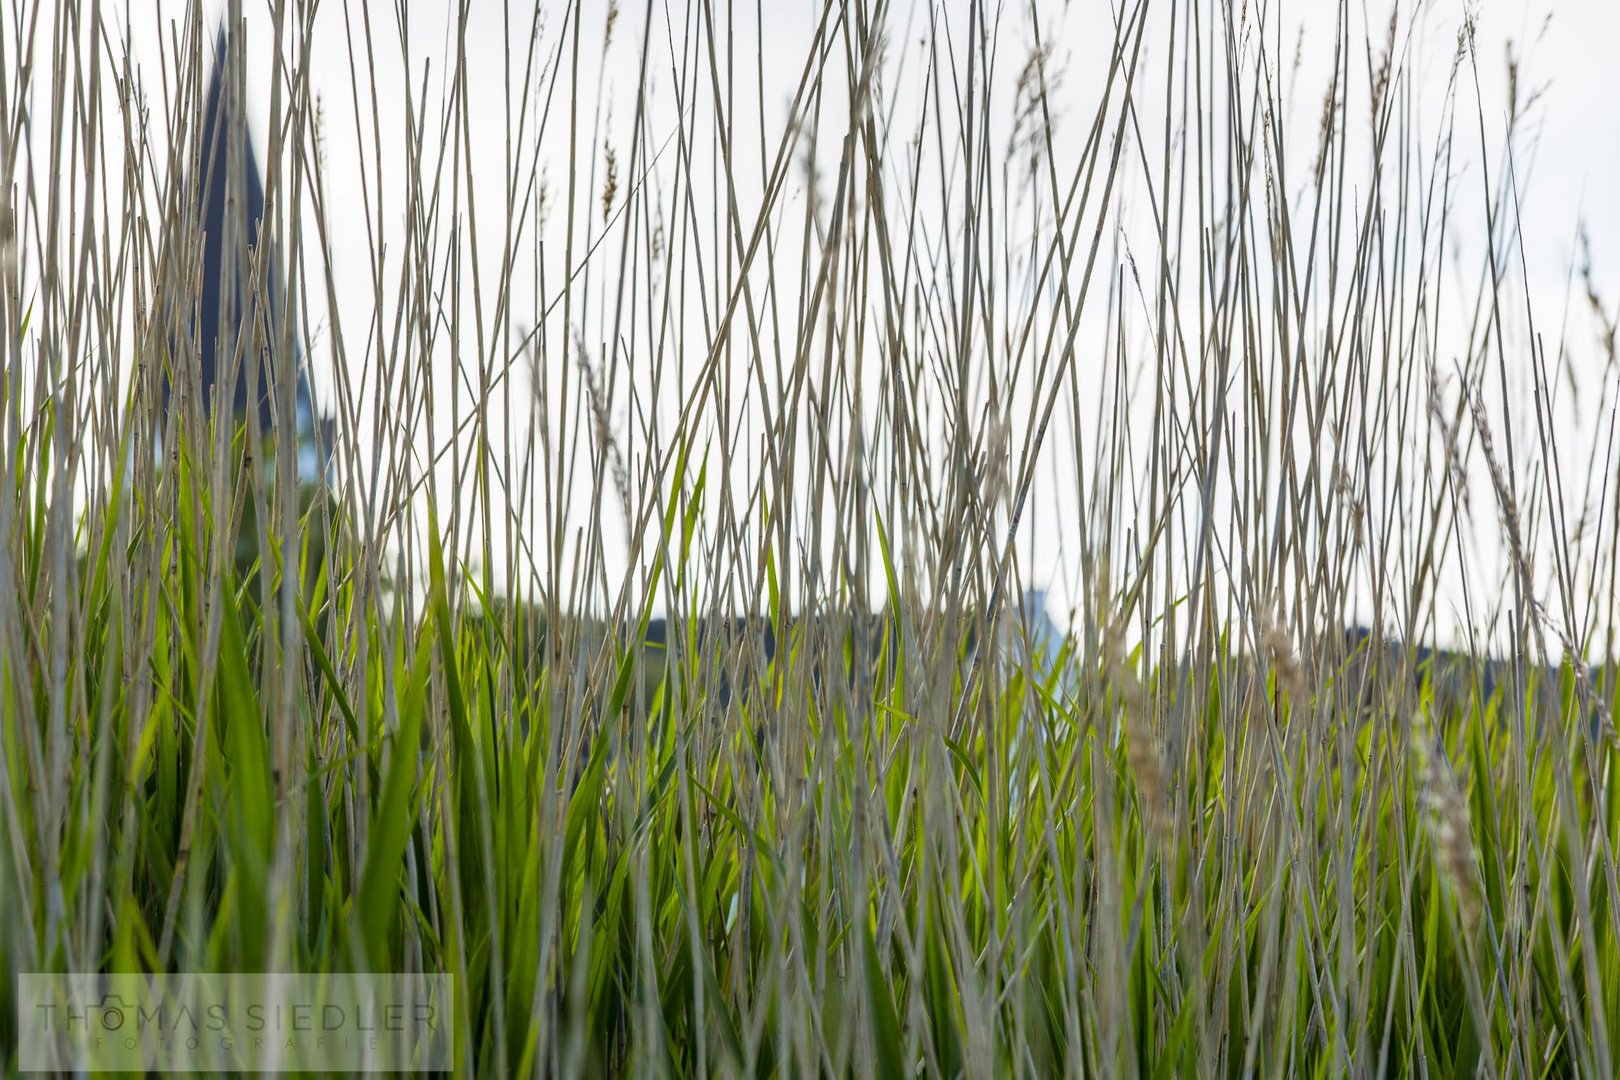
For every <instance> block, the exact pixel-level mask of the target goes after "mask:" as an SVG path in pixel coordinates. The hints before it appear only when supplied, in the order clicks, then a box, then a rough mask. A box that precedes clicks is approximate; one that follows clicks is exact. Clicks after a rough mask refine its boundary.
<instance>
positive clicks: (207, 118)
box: [164, 26, 331, 473]
mask: <svg viewBox="0 0 1620 1080" xmlns="http://www.w3.org/2000/svg"><path fill="white" fill-rule="evenodd" d="M234 46H235V42H234V40H233V38H232V36H230V35H228V34H227V33H226V32H225V28H224V27H223V26H221V27H220V30H219V33H218V36H217V37H216V39H215V44H214V54H213V57H212V69H213V70H212V73H211V75H210V78H209V83H208V96H207V97H206V99H205V100H204V103H203V116H202V145H201V153H200V156H199V159H198V162H197V179H196V182H195V183H194V184H193V185H190V186H189V190H188V192H187V195H186V197H187V198H188V199H190V200H192V204H193V205H194V206H195V208H196V210H195V213H196V218H195V219H194V220H195V224H196V227H197V228H198V229H199V230H200V231H201V233H202V267H201V277H200V281H199V295H198V297H197V301H198V306H197V317H196V321H195V325H194V331H195V334H196V337H195V341H196V347H197V350H198V361H199V370H200V374H201V390H202V394H203V401H204V404H205V407H207V406H209V405H212V406H213V407H214V408H215V409H216V410H217V411H218V413H219V418H220V419H221V420H224V419H225V417H226V416H227V415H229V416H235V417H237V418H243V419H245V418H246V416H247V415H248V410H249V409H250V408H253V409H255V410H256V411H257V413H258V417H259V423H260V426H261V429H262V430H263V431H265V432H267V433H268V432H269V431H270V430H271V429H272V417H273V415H274V412H275V405H274V402H275V397H274V392H275V391H274V387H273V386H272V383H271V378H272V373H274V372H278V371H279V372H286V371H289V370H290V371H294V372H296V373H297V374H296V378H297V387H296V390H295V396H296V404H295V407H294V417H295V422H296V424H297V431H296V433H287V432H283V433H282V436H281V437H282V440H283V441H284V442H287V441H292V442H295V443H296V445H298V446H299V447H300V449H301V450H303V449H315V448H316V444H317V442H318V444H319V447H320V448H319V449H317V450H316V453H315V454H314V456H313V458H312V460H311V461H310V462H308V463H305V462H303V461H302V460H301V461H300V470H299V471H300V473H305V472H307V471H308V467H311V466H312V467H316V468H317V469H318V470H319V471H320V472H323V473H324V471H325V469H324V464H325V460H326V456H327V453H329V452H330V446H331V440H330V437H329V435H330V432H329V430H327V429H329V428H330V424H329V423H327V424H317V423H316V418H315V415H314V409H313V407H312V403H311V399H310V392H309V376H308V372H307V371H306V369H305V365H304V359H303V356H302V354H301V352H300V350H299V349H298V345H297V340H298V339H297V335H296V333H295V334H294V335H292V349H293V355H292V356H291V358H290V363H289V362H287V361H286V360H284V359H283V358H281V357H278V356H277V355H276V354H277V352H278V351H279V350H280V349H281V348H282V332H281V325H280V323H281V319H282V317H283V313H284V305H286V304H289V303H290V299H289V298H288V297H287V295H286V290H285V289H284V287H283V283H282V280H281V274H280V270H281V266H280V260H279V259H278V258H277V257H276V254H277V253H276V252H275V251H274V250H273V249H272V250H269V251H267V252H265V255H266V256H267V257H266V258H263V259H259V257H258V255H257V252H258V248H259V244H260V242H261V240H262V241H263V242H265V243H270V242H271V236H270V233H269V231H268V230H265V229H263V224H264V181H263V180H262V178H261V176H260V173H259V162H258V157H257V155H256V154H255V153H254V150H253V140H252V138H251V136H250V135H249V133H248V127H247V117H246V112H245V109H244V108H243V97H244V94H243V93H242V92H241V91H240V89H238V90H237V92H235V93H233V92H232V90H233V83H234V82H235V79H236V73H237V71H238V64H237V63H236V62H235V59H236V58H235V57H233V56H232V54H231V50H232V49H233V48H234ZM255 261H260V262H262V264H263V265H262V269H261V270H260V274H261V283H260V287H259V288H258V289H255V288H254V287H253V284H254V283H253V273H254V263H255ZM238 356H239V359H237V357H238ZM272 357H275V358H276V359H275V362H272ZM233 362H234V363H235V364H236V382H235V386H234V387H233V388H231V389H230V390H229V391H228V392H227V391H225V388H224V383H225V381H226V379H227V377H228V375H229V373H230V370H231V365H232V364H233ZM164 391H165V392H164V397H165V399H167V397H168V384H167V381H165V385H164ZM226 393H228V394H229V396H228V397H227V396H226ZM227 401H228V402H229V406H228V413H227V405H226V402H227ZM289 434H291V436H292V437H291V439H289ZM307 456H310V455H306V454H300V458H303V457H307Z"/></svg>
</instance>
